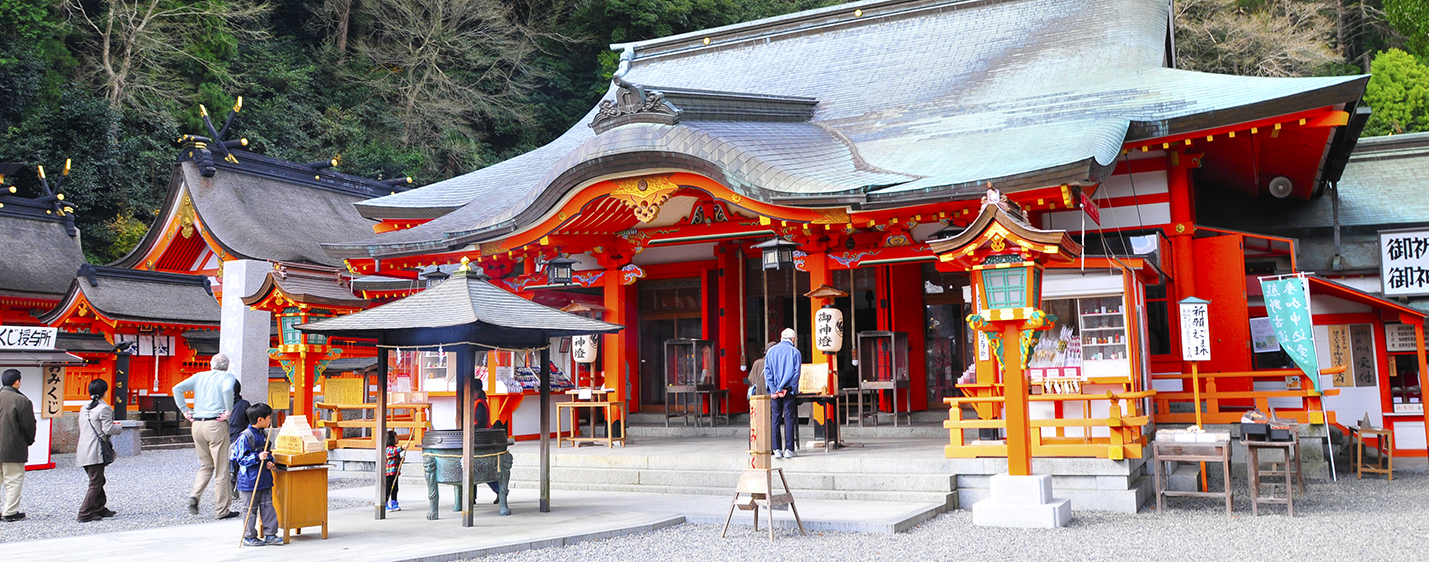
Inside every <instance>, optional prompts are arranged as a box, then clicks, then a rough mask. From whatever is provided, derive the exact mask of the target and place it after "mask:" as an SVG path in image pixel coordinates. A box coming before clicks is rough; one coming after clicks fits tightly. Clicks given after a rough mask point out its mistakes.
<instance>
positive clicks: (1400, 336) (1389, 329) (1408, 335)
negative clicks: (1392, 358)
mask: <svg viewBox="0 0 1429 562" xmlns="http://www.w3.org/2000/svg"><path fill="white" fill-rule="evenodd" d="M1417 341H1418V338H1416V337H1414V325H1413V324H1385V325H1384V344H1385V346H1384V347H1385V351H1388V352H1390V353H1395V352H1400V351H1416V347H1417V346H1415V342H1417Z"/></svg>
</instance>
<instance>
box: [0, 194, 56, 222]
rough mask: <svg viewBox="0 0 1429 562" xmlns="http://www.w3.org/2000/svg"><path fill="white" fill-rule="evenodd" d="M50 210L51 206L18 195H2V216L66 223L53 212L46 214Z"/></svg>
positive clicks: (0, 201)
mask: <svg viewBox="0 0 1429 562" xmlns="http://www.w3.org/2000/svg"><path fill="white" fill-rule="evenodd" d="M50 210H51V207H50V205H49V204H46V203H37V202H36V201H35V200H34V199H29V198H25V197H20V196H17V195H0V216H4V217H13V218H17V219H30V220H38V221H45V222H54V223H64V222H65V219H64V217H61V216H57V215H55V214H54V213H53V212H46V211H50ZM66 214H73V213H66Z"/></svg>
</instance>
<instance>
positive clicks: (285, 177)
mask: <svg viewBox="0 0 1429 562" xmlns="http://www.w3.org/2000/svg"><path fill="white" fill-rule="evenodd" d="M230 151H231V152H233V155H234V157H235V158H237V159H238V164H234V163H231V162H228V161H226V160H223V159H221V158H220V159H215V160H214V161H213V164H214V166H215V167H217V168H218V169H219V170H220V171H229V172H241V173H245V174H252V175H256V176H264V177H268V178H272V179H278V180H282V181H285V182H290V183H297V184H301V185H304V186H307V187H316V188H319V189H324V190H327V191H335V192H338V193H344V194H347V195H353V196H357V197H382V196H385V195H391V194H392V193H395V192H399V191H407V190H408V189H411V187H409V186H408V185H407V184H405V183H399V184H397V185H389V184H387V183H385V180H376V179H372V178H367V177H363V176H355V175H352V174H346V173H343V172H339V171H336V170H334V169H332V168H330V167H329V168H323V169H321V170H318V169H314V168H312V167H309V166H308V165H307V164H303V163H300V162H293V161H291V160H284V159H282V158H277V157H273V156H268V155H266V154H259V153H256V152H248V151H245V150H239V149H230ZM186 154H187V153H186V152H181V153H180V155H179V161H180V162H182V161H184V160H187V159H188V158H185V155H186ZM253 164H257V166H255V165H253ZM393 179H400V178H393ZM324 180H326V181H324Z"/></svg>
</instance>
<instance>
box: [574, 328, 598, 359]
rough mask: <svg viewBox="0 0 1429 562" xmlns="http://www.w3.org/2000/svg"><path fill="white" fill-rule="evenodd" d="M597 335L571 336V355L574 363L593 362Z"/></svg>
mask: <svg viewBox="0 0 1429 562" xmlns="http://www.w3.org/2000/svg"><path fill="white" fill-rule="evenodd" d="M598 337H600V336H591V335H585V336H576V337H573V338H571V357H572V358H574V359H575V361H576V363H583V364H590V363H595V356H596V351H597V345H596V338H598Z"/></svg>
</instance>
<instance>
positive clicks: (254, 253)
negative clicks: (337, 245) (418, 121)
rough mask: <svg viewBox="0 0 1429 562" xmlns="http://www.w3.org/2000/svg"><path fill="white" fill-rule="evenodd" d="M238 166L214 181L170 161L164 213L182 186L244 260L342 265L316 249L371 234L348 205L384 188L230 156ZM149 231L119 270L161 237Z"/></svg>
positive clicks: (189, 165)
mask: <svg viewBox="0 0 1429 562" xmlns="http://www.w3.org/2000/svg"><path fill="white" fill-rule="evenodd" d="M236 154H237V155H238V159H239V161H240V164H238V165H232V164H228V163H226V162H221V163H220V165H219V168H218V172H217V173H216V174H214V176H213V177H208V178H206V177H203V176H202V175H200V174H199V171H198V167H197V166H195V165H194V163H193V162H191V161H182V162H179V163H177V164H175V173H174V179H173V181H172V185H170V187H169V195H168V199H167V200H166V202H165V206H164V211H165V212H168V211H169V210H170V209H172V208H173V207H174V206H175V205H178V201H177V198H178V194H179V192H180V190H179V188H180V187H181V186H186V187H187V188H188V190H187V191H188V193H189V194H190V196H191V197H192V199H193V205H194V210H195V212H197V213H198V216H199V219H200V220H202V221H203V224H204V226H205V227H207V228H208V229H209V231H210V232H211V233H213V234H214V237H215V238H216V239H217V240H218V242H219V244H221V245H223V246H225V247H226V249H227V250H228V251H229V252H231V253H232V254H234V255H235V256H237V257H238V258H243V259H257V260H274V261H287V262H299V263H313V264H319V265H326V266H341V265H342V260H341V259H337V258H334V257H333V256H332V255H329V254H328V253H327V252H324V251H323V250H322V248H321V247H320V246H319V244H321V243H323V242H340V241H344V240H354V239H360V238H366V237H370V236H372V224H373V222H372V221H371V220H368V219H365V218H363V217H362V216H361V215H359V214H358V213H357V210H356V209H355V208H354V207H353V204H354V203H356V202H358V201H362V200H364V199H368V198H371V197H373V196H375V195H377V194H380V193H388V192H390V191H391V190H390V189H389V188H386V187H381V186H377V185H376V183H377V182H375V181H371V180H364V179H363V178H355V177H352V176H346V175H341V174H337V173H335V172H331V171H328V170H324V171H323V173H322V178H323V179H322V181H318V180H315V179H313V176H306V177H305V178H304V179H303V180H297V179H295V178H293V177H289V176H292V175H293V174H294V173H297V172H302V173H307V174H314V172H312V171H306V172H303V171H302V170H301V169H298V166H299V165H298V164H293V163H291V162H284V161H281V160H277V159H274V158H268V157H265V156H261V155H256V154H248V153H243V152H237V153H236ZM160 230H161V229H154V228H151V229H150V230H149V232H148V234H146V235H145V239H144V240H143V241H142V242H140V244H139V245H138V247H136V248H135V250H134V251H133V252H131V253H130V254H129V255H128V256H125V257H124V258H122V259H120V260H119V261H118V262H116V263H115V264H113V265H115V266H118V267H130V268H133V267H138V266H140V265H142V264H140V263H138V262H139V258H140V257H141V256H142V255H143V253H144V252H145V251H146V250H147V249H148V248H149V247H150V246H152V245H153V244H154V243H155V242H157V241H158V239H159V237H160V236H162V235H163V232H160Z"/></svg>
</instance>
